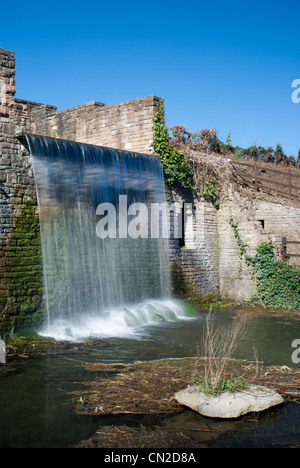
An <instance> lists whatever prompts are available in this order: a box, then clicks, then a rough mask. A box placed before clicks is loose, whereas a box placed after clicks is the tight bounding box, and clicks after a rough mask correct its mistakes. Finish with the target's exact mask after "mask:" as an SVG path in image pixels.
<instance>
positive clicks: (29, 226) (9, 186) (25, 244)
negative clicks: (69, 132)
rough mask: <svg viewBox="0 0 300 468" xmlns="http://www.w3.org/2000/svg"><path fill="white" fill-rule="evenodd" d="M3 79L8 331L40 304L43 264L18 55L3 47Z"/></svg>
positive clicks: (1, 305) (0, 201) (0, 308)
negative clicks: (24, 138) (22, 126)
mask: <svg viewBox="0 0 300 468" xmlns="http://www.w3.org/2000/svg"><path fill="white" fill-rule="evenodd" d="M0 83H1V88H0V89H1V93H0V102H1V105H0V210H1V223H0V328H1V329H5V330H9V329H11V328H12V327H13V326H14V324H15V323H16V320H17V319H18V320H21V317H22V314H23V315H25V314H26V318H27V317H28V313H31V312H35V311H36V310H37V308H38V307H39V306H40V304H41V300H40V298H41V294H42V266H41V253H40V239H39V223H38V211H37V200H36V191H35V182H34V177H33V171H32V167H31V163H30V158H29V156H28V154H27V152H26V150H25V149H24V148H22V146H21V144H20V143H19V141H18V140H17V139H16V138H15V131H16V122H22V123H23V122H24V121H25V120H26V111H25V112H21V113H20V108H19V107H18V102H17V100H15V98H14V95H15V55H14V53H13V52H10V51H7V50H4V49H0ZM22 109H23V108H22Z"/></svg>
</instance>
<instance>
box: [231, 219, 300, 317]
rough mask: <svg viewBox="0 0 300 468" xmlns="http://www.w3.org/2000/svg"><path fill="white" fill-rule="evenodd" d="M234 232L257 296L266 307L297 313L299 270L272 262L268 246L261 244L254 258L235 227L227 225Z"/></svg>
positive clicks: (269, 245) (232, 224) (270, 248)
mask: <svg viewBox="0 0 300 468" xmlns="http://www.w3.org/2000/svg"><path fill="white" fill-rule="evenodd" d="M229 223H230V225H231V226H232V228H233V230H234V234H235V237H236V239H237V243H238V246H239V248H240V252H241V255H242V256H243V257H244V258H245V260H246V262H247V264H248V265H251V266H252V268H253V277H254V278H255V280H256V285H257V294H258V296H259V298H260V299H261V301H262V302H263V303H264V304H265V305H268V306H273V307H281V308H285V309H300V269H299V267H297V266H296V265H288V264H287V263H284V262H282V261H280V260H276V258H275V254H274V245H273V244H272V242H271V241H270V242H263V243H262V244H260V245H259V246H258V247H257V249H256V254H255V256H253V257H252V256H250V255H249V254H248V253H247V246H246V244H245V243H244V242H243V241H242V239H241V237H240V234H239V232H238V223H235V222H234V221H233V220H232V218H231V219H230V221H229Z"/></svg>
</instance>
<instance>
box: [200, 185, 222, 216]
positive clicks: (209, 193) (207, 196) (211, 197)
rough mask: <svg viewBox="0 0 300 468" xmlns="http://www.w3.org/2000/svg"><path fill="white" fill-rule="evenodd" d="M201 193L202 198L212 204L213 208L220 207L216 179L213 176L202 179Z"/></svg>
mask: <svg viewBox="0 0 300 468" xmlns="http://www.w3.org/2000/svg"><path fill="white" fill-rule="evenodd" d="M201 195H202V197H203V198H204V200H206V201H208V202H210V203H212V204H213V206H214V207H215V208H217V209H218V208H219V207H220V200H219V189H218V186H217V181H216V179H215V178H214V177H211V178H209V179H205V178H204V177H203V179H202V188H201Z"/></svg>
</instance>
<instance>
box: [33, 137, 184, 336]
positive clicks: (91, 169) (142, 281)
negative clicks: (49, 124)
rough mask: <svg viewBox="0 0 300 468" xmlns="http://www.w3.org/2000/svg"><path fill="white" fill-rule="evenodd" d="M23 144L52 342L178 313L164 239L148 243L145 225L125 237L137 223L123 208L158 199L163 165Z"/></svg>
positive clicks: (113, 332) (43, 142)
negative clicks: (30, 175)
mask: <svg viewBox="0 0 300 468" xmlns="http://www.w3.org/2000/svg"><path fill="white" fill-rule="evenodd" d="M26 139H27V143H28V147H29V150H30V154H31V159H32V165H33V170H34V176H35V182H36V188H37V197H38V205H39V216H40V226H41V240H42V253H43V265H44V280H45V303H46V308H47V314H48V321H47V327H46V329H45V330H44V333H45V334H47V335H50V336H54V337H56V338H58V339H68V338H69V339H81V338H84V337H87V336H120V335H121V336H122V335H127V334H130V333H132V332H135V331H136V329H137V328H138V327H140V326H143V325H145V324H147V323H152V322H155V320H168V319H174V318H176V317H181V316H184V315H185V312H184V310H183V309H182V307H181V305H180V304H179V303H177V302H176V301H173V300H172V298H171V295H170V273H169V261H168V239H163V238H161V237H158V238H153V237H152V236H150V235H148V233H149V232H150V231H149V228H148V231H147V230H146V231H145V230H144V231H143V235H142V234H140V235H136V236H129V235H128V231H127V227H128V226H129V224H130V221H132V220H133V221H134V220H135V221H137V219H138V218H134V216H132V214H131V215H130V214H129V213H130V211H127V210H128V208H129V207H130V206H131V207H132V206H137V204H138V206H139V204H140V205H141V206H143V207H146V209H147V208H150V207H151V206H152V204H157V203H158V204H161V203H163V202H164V201H165V193H164V180H163V171H162V166H161V162H160V159H159V158H158V157H156V156H151V155H143V154H136V153H131V152H126V151H120V150H115V149H110V148H104V147H99V146H94V145H88V144H82V143H75V142H71V141H65V140H58V139H53V138H48V137H41V136H36V135H26ZM99 206H100V207H102V210H100V211H99ZM110 207H112V208H113V210H112V211H111V214H112V215H113V216H112V217H109V216H108V213H109V208H110ZM99 212H100V214H99ZM114 216H115V219H114ZM124 219H125V220H126V223H127V224H126V225H125V227H126V229H125V230H124V222H125V221H124ZM147 219H148V220H149V218H147ZM147 219H146V220H147ZM101 220H102V221H101ZM121 221H122V223H121ZM101 223H103V225H105V226H104V228H103V229H102V231H101V232H102V236H101V235H99V232H97V226H98V228H99V226H100V227H101V225H102V224H101ZM134 226H135V224H134ZM111 227H112V230H109V229H110V228H111ZM140 227H141V226H136V230H137V231H138V228H140ZM105 229H106V230H107V232H106V231H105ZM111 233H113V235H112V234H111ZM126 234H127V235H126Z"/></svg>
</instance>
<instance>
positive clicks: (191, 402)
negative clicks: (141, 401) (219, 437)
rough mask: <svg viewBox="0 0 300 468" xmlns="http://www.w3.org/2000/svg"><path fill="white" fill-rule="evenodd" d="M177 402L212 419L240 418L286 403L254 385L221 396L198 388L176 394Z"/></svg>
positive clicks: (278, 396)
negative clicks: (208, 393)
mask: <svg viewBox="0 0 300 468" xmlns="http://www.w3.org/2000/svg"><path fill="white" fill-rule="evenodd" d="M175 400H176V401H177V402H178V403H179V404H181V405H184V406H187V407H189V408H191V409H192V410H194V411H197V412H198V413H200V414H201V415H203V416H207V417H210V418H238V417H240V416H242V415H244V414H246V413H250V412H259V411H264V410H266V409H268V408H270V407H272V406H275V405H280V404H281V403H283V402H284V399H283V398H282V396H281V395H279V393H276V392H275V391H274V390H271V389H269V388H266V387H261V386H256V385H252V386H250V387H249V388H247V389H246V390H243V391H241V392H234V393H229V392H224V393H222V394H221V395H219V396H211V395H206V394H205V393H202V392H199V391H198V389H197V387H196V386H192V387H188V388H185V389H183V390H181V391H179V392H177V393H176V394H175Z"/></svg>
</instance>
